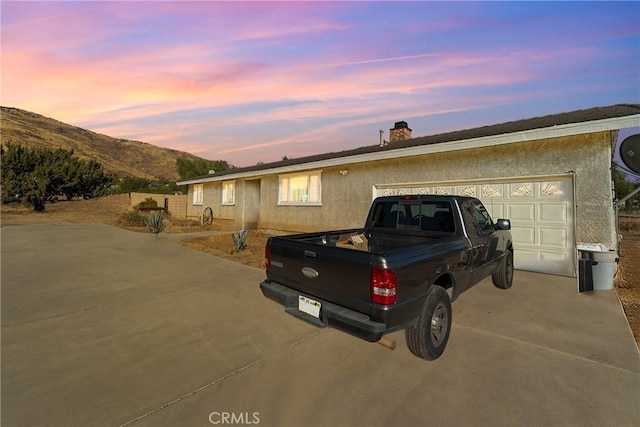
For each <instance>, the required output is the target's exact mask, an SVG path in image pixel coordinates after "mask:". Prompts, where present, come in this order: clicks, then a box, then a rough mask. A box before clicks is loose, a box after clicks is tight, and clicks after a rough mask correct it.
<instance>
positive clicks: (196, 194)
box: [193, 184, 204, 205]
mask: <svg viewBox="0 0 640 427" xmlns="http://www.w3.org/2000/svg"><path fill="white" fill-rule="evenodd" d="M203 186H204V185H203V184H194V185H193V204H194V205H202V194H203Z"/></svg>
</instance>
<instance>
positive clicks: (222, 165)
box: [176, 156, 230, 179]
mask: <svg viewBox="0 0 640 427" xmlns="http://www.w3.org/2000/svg"><path fill="white" fill-rule="evenodd" d="M176 165H177V167H178V175H180V179H189V178H193V177H196V176H202V175H207V174H208V173H209V171H211V170H213V171H215V172H222V171H226V170H229V168H230V166H229V164H228V163H227V162H226V161H224V160H204V159H189V158H187V157H184V156H182V157H178V158H177V159H176Z"/></svg>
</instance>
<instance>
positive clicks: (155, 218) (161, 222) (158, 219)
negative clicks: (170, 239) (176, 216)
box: [144, 213, 169, 239]
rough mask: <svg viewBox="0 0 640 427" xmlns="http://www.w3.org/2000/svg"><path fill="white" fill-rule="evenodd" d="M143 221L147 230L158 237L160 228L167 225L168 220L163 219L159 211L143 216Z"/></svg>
mask: <svg viewBox="0 0 640 427" xmlns="http://www.w3.org/2000/svg"><path fill="white" fill-rule="evenodd" d="M144 222H145V224H147V228H149V231H150V232H152V233H153V234H154V235H155V236H156V239H157V238H158V234H160V233H162V230H164V229H165V228H167V226H168V225H169V221H167V220H166V219H164V218H163V217H162V215H160V214H159V213H155V214H153V215H150V216H148V217H145V218H144Z"/></svg>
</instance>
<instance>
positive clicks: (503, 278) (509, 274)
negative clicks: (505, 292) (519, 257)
mask: <svg viewBox="0 0 640 427" xmlns="http://www.w3.org/2000/svg"><path fill="white" fill-rule="evenodd" d="M491 280H493V284H494V285H495V287H496V288H500V289H509V288H510V287H511V285H512V284H513V252H512V251H511V250H507V252H506V253H505V254H504V258H502V263H501V264H500V267H499V268H498V270H497V271H496V272H495V273H493V275H492V276H491Z"/></svg>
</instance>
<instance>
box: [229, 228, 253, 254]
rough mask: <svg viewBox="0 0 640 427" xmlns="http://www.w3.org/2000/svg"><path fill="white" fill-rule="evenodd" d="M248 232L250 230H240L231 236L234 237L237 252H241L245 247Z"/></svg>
mask: <svg viewBox="0 0 640 427" xmlns="http://www.w3.org/2000/svg"><path fill="white" fill-rule="evenodd" d="M248 233H249V232H248V231H247V230H240V231H236V232H235V233H233V234H231V237H232V238H233V245H234V247H235V250H236V252H240V251H241V250H243V249H244V247H245V245H244V244H245V241H246V240H247V234H248Z"/></svg>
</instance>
